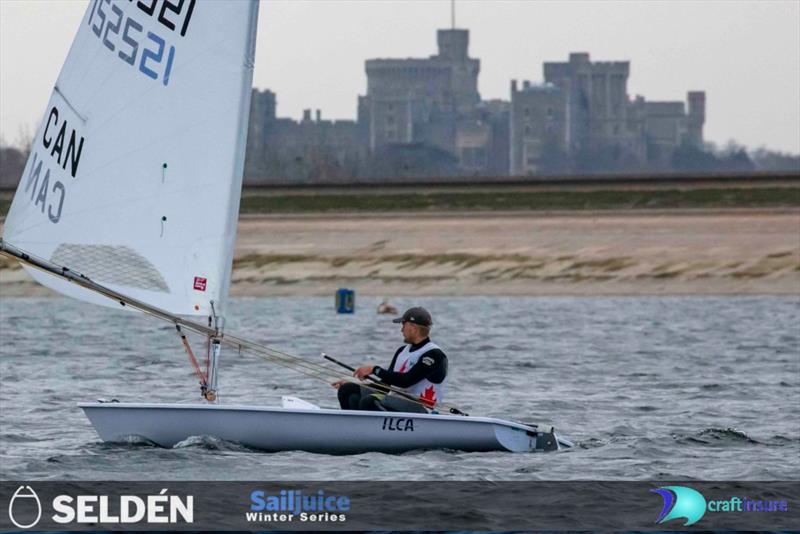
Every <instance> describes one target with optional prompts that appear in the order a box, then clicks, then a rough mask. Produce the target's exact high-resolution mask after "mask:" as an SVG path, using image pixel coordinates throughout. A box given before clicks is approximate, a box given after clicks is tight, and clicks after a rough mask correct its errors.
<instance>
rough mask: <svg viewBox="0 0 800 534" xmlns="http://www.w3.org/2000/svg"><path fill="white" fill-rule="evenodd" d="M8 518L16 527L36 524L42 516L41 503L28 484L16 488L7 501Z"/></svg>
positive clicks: (28, 526) (27, 526) (29, 526)
mask: <svg viewBox="0 0 800 534" xmlns="http://www.w3.org/2000/svg"><path fill="white" fill-rule="evenodd" d="M15 512H16V514H15ZM34 516H35V519H34ZM8 518H9V519H10V520H11V522H12V523H14V526H15V527H17V528H31V527H34V526H36V524H37V523H38V522H39V520H40V519H41V518H42V503H41V501H40V500H39V496H38V495H36V492H35V491H33V488H31V487H30V486H20V487H18V488H17V491H15V492H14V495H13V496H12V497H11V500H10V501H9V502H8Z"/></svg>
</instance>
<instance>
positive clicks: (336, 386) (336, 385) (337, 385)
mask: <svg viewBox="0 0 800 534" xmlns="http://www.w3.org/2000/svg"><path fill="white" fill-rule="evenodd" d="M348 382H350V381H349V380H337V381H336V382H334V383H333V384H331V386H333V389H339V388H340V387H342V386H343V385H345V384H347V383H348Z"/></svg>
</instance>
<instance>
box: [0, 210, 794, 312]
mask: <svg viewBox="0 0 800 534" xmlns="http://www.w3.org/2000/svg"><path fill="white" fill-rule="evenodd" d="M0 261H2V262H3V263H0V294H2V296H3V297H10V296H31V295H44V294H48V293H49V292H48V291H47V290H44V289H43V288H40V286H38V285H37V284H35V283H33V282H32V281H30V279H29V278H28V276H27V275H26V274H25V273H24V272H22V271H21V270H20V269H18V268H16V267H14V265H13V264H11V263H9V262H8V261H6V260H0ZM339 287H351V288H354V289H355V290H356V291H357V293H359V294H367V295H380V296H390V297H391V296H401V295H404V296H412V295H431V296H433V295H623V294H640V295H645V294H654V295H658V294H674V295H683V294H723V295H736V294H744V295H747V294H791V295H800V210H783V211H767V210H730V211H719V210H718V211H714V212H712V213H704V214H700V213H698V212H692V211H681V212H659V213H653V212H644V213H628V212H625V213H602V212H595V213H590V214H587V213H579V214H578V213H571V214H570V213H559V214H541V213H539V214H535V215H534V214H519V213H516V214H497V213H485V214H480V215H476V214H470V215H464V214H450V215H448V216H447V217H436V216H429V215H425V214H422V213H413V214H407V215H405V216H403V215H400V216H398V215H394V216H391V217H382V216H365V215H364V214H359V215H354V216H349V215H316V216H299V217H291V216H289V217H287V216H282V217H244V218H242V220H240V222H239V234H238V240H237V246H236V255H235V260H234V274H233V286H232V290H231V292H232V294H233V295H234V296H271V295H331V294H332V293H333V292H334V291H335V290H336V289H337V288H339Z"/></svg>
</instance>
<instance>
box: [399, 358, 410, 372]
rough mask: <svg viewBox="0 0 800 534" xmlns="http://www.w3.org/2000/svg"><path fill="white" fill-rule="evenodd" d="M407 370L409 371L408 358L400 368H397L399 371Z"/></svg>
mask: <svg viewBox="0 0 800 534" xmlns="http://www.w3.org/2000/svg"><path fill="white" fill-rule="evenodd" d="M406 371H408V360H406V361H404V362H403V365H401V366H400V369H398V370H397V372H398V373H405V372H406Z"/></svg>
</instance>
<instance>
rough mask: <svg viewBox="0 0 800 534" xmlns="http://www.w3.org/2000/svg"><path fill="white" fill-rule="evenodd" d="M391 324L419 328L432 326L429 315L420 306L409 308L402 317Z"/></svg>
mask: <svg viewBox="0 0 800 534" xmlns="http://www.w3.org/2000/svg"><path fill="white" fill-rule="evenodd" d="M392 322H393V323H405V322H409V323H414V324H418V325H421V326H431V325H433V319H432V318H431V314H430V313H428V310H426V309H425V308H423V307H421V306H416V307H414V308H409V309H407V310H406V312H405V313H404V314H403V316H402V317H398V318H397V319H394V320H393V321H392Z"/></svg>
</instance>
